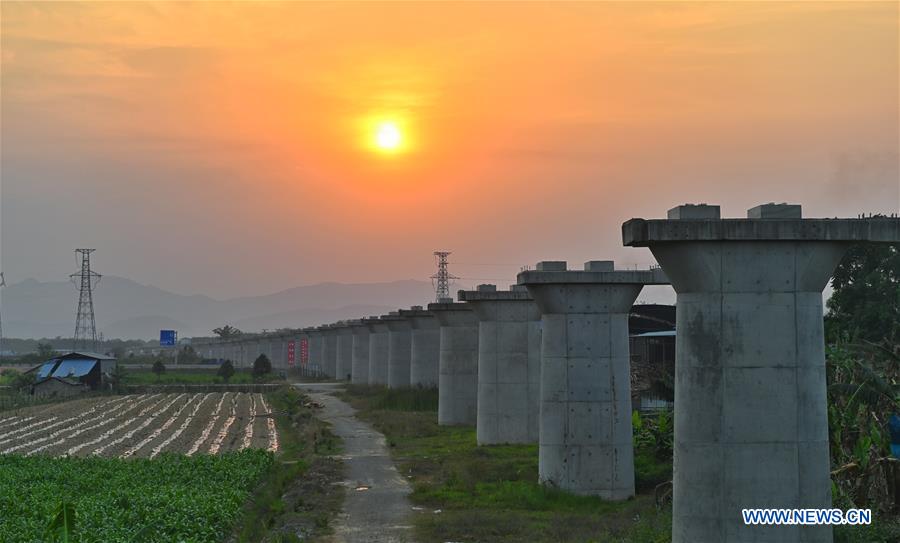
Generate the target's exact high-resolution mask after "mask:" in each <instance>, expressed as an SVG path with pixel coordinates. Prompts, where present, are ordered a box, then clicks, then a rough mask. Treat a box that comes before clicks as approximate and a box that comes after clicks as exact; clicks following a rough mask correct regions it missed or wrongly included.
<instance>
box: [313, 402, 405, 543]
mask: <svg viewBox="0 0 900 543" xmlns="http://www.w3.org/2000/svg"><path fill="white" fill-rule="evenodd" d="M296 386H297V387H298V388H300V389H301V390H302V391H303V392H304V393H305V394H307V395H308V396H309V397H310V398H311V399H312V400H313V401H315V402H317V403H319V404H320V405H321V406H322V409H321V411H320V412H319V413H317V416H318V418H320V419H321V420H323V421H325V422H327V423H329V424H330V425H331V431H332V432H333V433H334V434H335V435H336V436H338V437H339V438H341V439H342V441H343V455H342V456H341V458H342V459H343V461H344V466H345V470H344V481H343V484H344V486H345V487H346V494H345V498H344V503H343V508H342V510H341V512H340V513H339V514H338V517H337V519H336V520H335V521H334V534H333V538H332V540H333V541H335V542H347V543H357V542H360V543H362V542H381V543H392V542H408V541H412V540H413V534H412V521H411V513H412V507H411V504H410V502H409V499H408V496H409V494H410V492H411V491H412V490H411V489H410V486H409V484H408V483H407V481H406V480H405V479H404V478H403V477H402V476H401V475H400V474H399V473H398V471H397V468H396V467H395V466H394V463H393V462H392V460H391V457H390V452H389V450H388V447H387V444H386V442H385V438H384V435H382V434H381V433H379V432H378V431H376V430H375V429H373V428H372V426H370V425H369V424H367V423H365V422H362V421H361V420H358V419H357V418H356V417H355V416H354V413H355V410H354V409H353V408H352V407H350V406H349V405H348V404H346V403H345V402H343V401H341V400H339V399H338V398H336V397H334V396H333V395H332V393H333V392H334V391H335V390H337V388H336V386H335V385H327V384H301V385H296Z"/></svg>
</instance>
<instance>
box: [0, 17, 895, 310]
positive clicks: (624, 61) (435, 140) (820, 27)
mask: <svg viewBox="0 0 900 543" xmlns="http://www.w3.org/2000/svg"><path fill="white" fill-rule="evenodd" d="M898 9H900V8H898V4H897V3H892V2H885V3H833V2H821V3H819V2H808V3H713V4H693V3H635V4H624V3H595V4H550V3H531V4H514V5H513V4H501V3H491V4H475V3H472V4H469V3H466V4H460V3H457V4H437V3H433V4H425V3H420V4H409V3H405V4H381V3H364V4H360V3H353V4H349V3H348V4H343V3H342V4H336V3H328V4H324V3H321V4H320V3H316V4H313V3H275V2H267V3H252V4H251V3H220V2H212V3H188V4H184V3H163V2H160V3H18V2H3V3H2V4H0V12H2V13H0V15H2V23H0V25H2V26H0V39H2V74H0V75H2V78H0V93H2V97H0V98H2V99H0V108H2V109H0V111H2V117H0V155H2V156H0V167H2V171H0V180H2V186H0V259H2V260H0V265H2V269H3V271H4V272H5V274H6V279H7V281H8V282H18V281H21V280H23V279H25V278H35V279H38V280H41V281H60V280H65V278H66V277H67V276H68V274H69V273H72V272H74V271H75V258H74V254H73V252H72V251H73V249H74V248H76V247H85V246H87V247H94V248H96V249H97V253H96V268H97V269H98V271H100V272H101V273H104V274H108V275H118V276H123V277H128V278H131V279H133V280H135V281H138V282H141V283H144V284H152V285H155V286H158V287H161V288H165V289H167V290H171V291H174V292H179V293H185V294H195V293H196V294H205V295H208V296H212V297H217V298H233V297H236V296H243V295H256V294H264V293H270V292H276V291H279V290H281V289H285V288H289V287H293V286H297V285H303V284H312V283H317V282H322V281H340V282H354V283H367V282H379V281H390V280H396V279H406V278H415V279H427V277H428V276H429V275H431V274H432V273H433V271H434V261H433V258H432V256H431V253H432V251H434V250H436V249H446V250H452V251H453V256H452V257H451V262H452V271H453V272H454V273H456V274H457V275H460V276H462V277H464V278H465V280H464V281H465V283H467V284H473V283H477V282H495V283H498V284H499V285H506V284H509V283H512V282H514V281H515V273H516V272H517V271H518V270H519V268H520V267H521V266H523V265H529V264H533V263H534V262H536V261H538V260H557V259H560V260H568V261H569V262H570V264H571V265H573V266H577V265H580V263H581V262H583V261H584V260H597V259H614V260H616V262H617V264H619V265H622V266H631V265H647V264H650V263H651V262H652V258H651V256H650V253H649V252H648V251H646V250H637V249H630V248H624V247H622V243H621V233H620V227H621V223H622V222H623V221H624V220H627V219H629V218H631V217H642V216H643V217H648V218H650V217H663V216H664V215H665V212H666V210H667V209H668V208H670V207H672V206H674V205H677V204H680V203H685V202H709V203H717V204H720V205H722V211H723V215H724V216H733V217H740V216H744V214H745V212H746V209H747V208H749V207H751V206H754V205H756V204H759V203H764V202H770V201H776V202H782V201H786V202H791V203H801V204H802V205H803V211H804V216H807V217H813V216H850V217H855V216H856V215H857V214H859V213H863V212H865V213H869V212H872V213H878V212H881V213H893V212H897V211H898V210H900V181H898V178H900V167H898V161H900V159H898V148H900V126H898V119H900V108H898V96H900V89H898V80H900V67H898V47H897V44H898V28H900V25H898V23H900V14H898ZM373 130H377V131H378V134H380V135H379V136H378V138H381V139H379V140H377V141H381V142H382V143H386V144H385V145H381V147H382V149H380V150H379V149H374V148H373V146H372V145H371V143H372V142H371V141H370V139H371V138H370V136H371V133H372V131H373ZM401 135H402V139H400V136H401ZM379 145H380V144H379ZM388 150H390V151H391V152H386V151H388ZM73 297H74V294H73ZM73 299H74V298H73Z"/></svg>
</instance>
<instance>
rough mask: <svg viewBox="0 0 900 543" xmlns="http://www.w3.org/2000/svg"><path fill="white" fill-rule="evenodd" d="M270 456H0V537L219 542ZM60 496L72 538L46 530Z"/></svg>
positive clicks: (91, 542) (15, 540)
mask: <svg viewBox="0 0 900 543" xmlns="http://www.w3.org/2000/svg"><path fill="white" fill-rule="evenodd" d="M273 460H274V457H273V455H272V454H271V453H268V452H266V451H263V450H260V449H247V450H244V451H239V452H229V453H225V454H220V455H206V454H203V455H195V456H186V455H180V454H168V453H165V454H162V455H160V456H159V457H157V458H155V459H153V460H150V459H148V458H136V459H127V460H123V459H120V458H103V457H100V456H91V457H86V458H79V457H70V458H47V457H43V456H39V455H35V456H18V455H14V454H13V455H0V534H2V536H0V540H2V541H4V542H8V543H19V542H21V543H30V542H34V541H46V542H51V541H63V540H65V541H75V542H79V543H106V542H146V543H157V542H158V543H163V542H166V543H168V542H173V541H190V542H193V543H215V542H220V541H222V540H223V539H225V538H226V537H227V536H228V534H229V533H230V532H231V530H232V527H233V526H234V524H235V523H236V522H238V520H239V519H240V518H241V511H242V507H243V504H244V503H245V502H246V500H247V499H248V497H249V496H250V495H251V492H252V491H253V488H254V487H255V486H256V485H257V482H258V481H259V480H260V478H262V477H263V476H264V474H265V473H266V472H267V471H268V470H269V469H270V468H271V466H272V462H273ZM63 501H65V503H66V504H68V505H69V506H70V507H71V510H70V511H71V513H72V516H71V517H70V518H71V519H73V520H74V522H73V527H72V529H71V531H70V532H69V539H62V538H57V537H55V536H53V535H51V534H50V533H48V532H47V527H48V525H49V524H50V521H51V520H52V519H53V518H54V517H55V516H56V515H57V508H58V507H59V505H60V503H61V502H63Z"/></svg>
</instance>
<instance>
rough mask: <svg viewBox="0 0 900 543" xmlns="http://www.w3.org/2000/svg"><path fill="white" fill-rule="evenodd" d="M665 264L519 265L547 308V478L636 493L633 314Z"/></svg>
mask: <svg viewBox="0 0 900 543" xmlns="http://www.w3.org/2000/svg"><path fill="white" fill-rule="evenodd" d="M667 283H668V282H667V281H666V279H665V276H664V274H663V273H662V270H659V269H656V270H641V271H638V270H618V271H617V270H615V269H614V267H613V263H612V262H610V261H592V262H586V263H585V265H584V271H567V270H566V263H565V262H540V263H538V265H537V268H536V270H529V271H523V272H521V273H519V284H523V285H525V286H527V287H528V291H529V292H530V293H531V295H532V296H533V297H534V299H535V301H536V302H537V305H538V307H540V310H541V312H542V313H543V316H542V318H541V321H542V325H543V334H542V339H541V436H540V447H539V451H540V458H539V461H538V471H539V475H540V479H541V481H542V482H545V483H549V484H551V485H554V486H556V487H559V488H562V489H565V490H568V491H571V492H574V493H577V494H585V495H594V496H600V497H603V498H606V499H612V500H623V499H626V498H629V497H631V496H633V495H634V451H633V446H632V435H631V382H630V381H631V372H630V359H629V351H628V314H629V311H630V310H631V306H632V304H634V301H635V299H636V298H637V296H638V294H639V293H640V291H641V288H642V287H643V285H647V284H657V285H658V284H667Z"/></svg>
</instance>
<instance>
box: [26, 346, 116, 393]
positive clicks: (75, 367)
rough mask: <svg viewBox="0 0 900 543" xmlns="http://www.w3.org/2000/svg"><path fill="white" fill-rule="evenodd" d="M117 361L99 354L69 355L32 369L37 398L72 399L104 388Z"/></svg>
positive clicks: (73, 353) (76, 353) (72, 353)
mask: <svg viewBox="0 0 900 543" xmlns="http://www.w3.org/2000/svg"><path fill="white" fill-rule="evenodd" d="M115 366H116V359H115V358H113V357H111V356H106V355H102V354H96V353H86V352H70V353H66V354H63V355H61V356H59V357H57V358H53V359H51V360H48V361H46V362H44V363H43V364H41V365H40V366H38V367H36V368H34V369H32V370H30V371H35V372H36V375H35V383H34V394H35V395H36V396H53V395H57V396H72V395H76V394H81V393H84V392H88V391H91V390H98V389H99V388H100V387H102V386H103V383H104V382H105V381H106V377H107V376H108V375H109V374H110V372H112V370H113V368H114V367H115Z"/></svg>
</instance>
